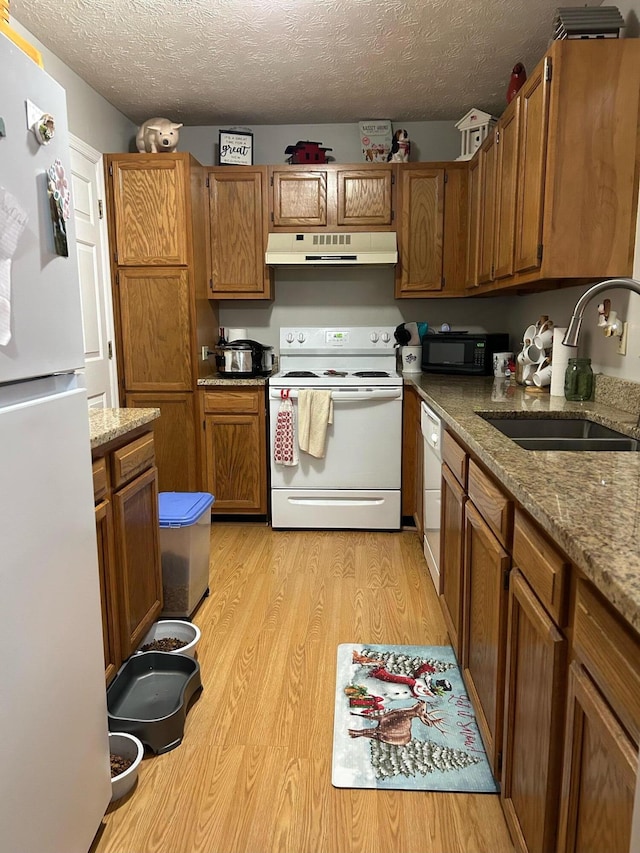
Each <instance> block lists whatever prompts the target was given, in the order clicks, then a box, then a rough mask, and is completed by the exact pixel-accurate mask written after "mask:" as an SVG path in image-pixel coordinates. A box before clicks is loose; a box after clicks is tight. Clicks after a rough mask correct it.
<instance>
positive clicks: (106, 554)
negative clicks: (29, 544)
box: [96, 500, 122, 684]
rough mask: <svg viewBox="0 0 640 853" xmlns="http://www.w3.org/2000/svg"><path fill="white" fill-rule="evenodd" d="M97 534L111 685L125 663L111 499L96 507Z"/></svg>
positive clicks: (106, 661)
mask: <svg viewBox="0 0 640 853" xmlns="http://www.w3.org/2000/svg"><path fill="white" fill-rule="evenodd" d="M96 536H97V542H98V570H99V574H100V602H101V604H102V643H103V647H104V667H105V678H106V681H107V684H109V682H110V681H112V679H113V678H114V676H115V674H116V672H117V671H118V667H119V666H120V663H121V662H122V658H121V656H120V637H119V634H118V587H117V578H116V567H115V563H114V547H113V513H112V510H111V502H110V501H108V500H103V501H101V502H100V503H99V504H98V505H97V506H96Z"/></svg>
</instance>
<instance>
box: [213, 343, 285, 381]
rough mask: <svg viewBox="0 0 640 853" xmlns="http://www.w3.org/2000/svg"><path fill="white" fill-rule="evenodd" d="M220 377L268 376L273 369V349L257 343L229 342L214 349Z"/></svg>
mask: <svg viewBox="0 0 640 853" xmlns="http://www.w3.org/2000/svg"><path fill="white" fill-rule="evenodd" d="M215 355H216V367H217V369H218V373H219V374H220V376H223V377H225V378H229V379H233V378H234V377H238V378H243V377H244V378H248V377H251V376H269V374H270V373H271V370H272V368H273V347H268V346H265V345H264V344H261V343H259V342H258V341H252V340H245V341H242V340H241V341H231V343H228V344H223V346H219V347H216V348H215Z"/></svg>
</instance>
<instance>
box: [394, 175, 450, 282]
mask: <svg viewBox="0 0 640 853" xmlns="http://www.w3.org/2000/svg"><path fill="white" fill-rule="evenodd" d="M444 175H445V170H444V169H429V168H425V167H424V166H423V165H416V166H413V165H408V166H403V167H402V168H401V169H399V170H398V209H399V216H398V223H397V234H398V254H399V259H398V264H397V266H396V297H400V296H420V295H422V294H424V293H425V292H429V291H440V290H441V289H442V286H443V280H442V279H443V266H442V263H443V233H444Z"/></svg>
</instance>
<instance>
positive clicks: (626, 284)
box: [562, 278, 640, 347]
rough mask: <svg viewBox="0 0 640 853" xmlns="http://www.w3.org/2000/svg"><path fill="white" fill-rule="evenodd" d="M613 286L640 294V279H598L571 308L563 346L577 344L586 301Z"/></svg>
mask: <svg viewBox="0 0 640 853" xmlns="http://www.w3.org/2000/svg"><path fill="white" fill-rule="evenodd" d="M615 287H620V288H622V289H623V290H633V292H634V293H637V294H638V296H640V281H636V280H635V278H608V279H607V280H606V281H599V282H598V283H597V284H594V285H592V286H591V287H590V288H589V290H585V292H584V293H583V294H582V296H581V297H580V299H578V301H577V302H576V307H575V308H574V309H573V314H572V316H571V320H569V326H568V328H567V331H566V333H565V336H564V338H563V339H562V343H563V344H564V345H565V346H567V347H575V346H578V337H579V336H580V326H581V325H582V316H583V314H584V309H585V308H586V306H587V302H590V301H591V299H592V298H593V297H594V296H597V295H598V293H602V291H603V290H610V289H611V288H615Z"/></svg>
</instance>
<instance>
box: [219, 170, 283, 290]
mask: <svg viewBox="0 0 640 853" xmlns="http://www.w3.org/2000/svg"><path fill="white" fill-rule="evenodd" d="M208 178H209V233H210V247H211V276H210V296H211V297H213V298H233V299H258V298H264V299H268V298H270V297H271V273H270V271H269V270H268V268H267V267H266V266H265V262H264V253H265V237H266V231H267V228H266V216H265V212H266V201H267V199H266V179H267V171H266V168H256V169H248V168H246V167H242V168H237V169H234V168H229V167H228V166H224V167H222V168H221V169H214V170H212V171H210V172H209V175H208Z"/></svg>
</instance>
